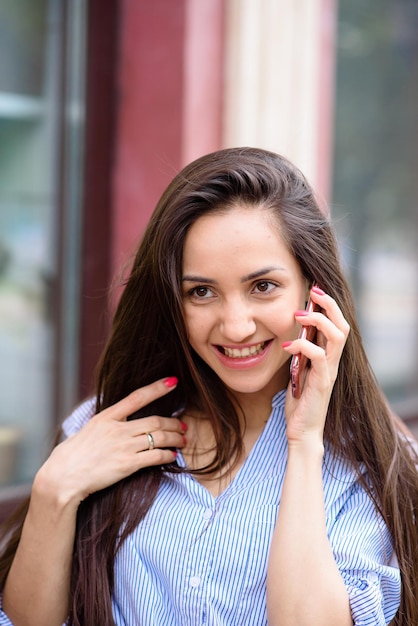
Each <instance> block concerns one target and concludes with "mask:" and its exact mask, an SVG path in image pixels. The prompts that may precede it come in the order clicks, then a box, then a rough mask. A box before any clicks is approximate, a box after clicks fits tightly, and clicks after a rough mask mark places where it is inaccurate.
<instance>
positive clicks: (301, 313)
mask: <svg viewBox="0 0 418 626" xmlns="http://www.w3.org/2000/svg"><path fill="white" fill-rule="evenodd" d="M306 315H309V313H308V311H295V316H296V317H305V316H306Z"/></svg>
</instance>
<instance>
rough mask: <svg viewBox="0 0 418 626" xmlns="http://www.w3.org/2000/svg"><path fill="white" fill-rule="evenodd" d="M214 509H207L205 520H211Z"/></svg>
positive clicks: (204, 515)
mask: <svg viewBox="0 0 418 626" xmlns="http://www.w3.org/2000/svg"><path fill="white" fill-rule="evenodd" d="M212 513H213V512H212V509H206V511H205V512H204V513H203V519H204V520H206V521H207V520H210V518H211V517H212Z"/></svg>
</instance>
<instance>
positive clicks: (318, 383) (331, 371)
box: [283, 287, 350, 445]
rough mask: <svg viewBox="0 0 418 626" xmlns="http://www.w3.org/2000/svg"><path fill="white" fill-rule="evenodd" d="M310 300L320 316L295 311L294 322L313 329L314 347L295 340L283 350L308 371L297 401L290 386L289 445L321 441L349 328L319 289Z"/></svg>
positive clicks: (287, 408)
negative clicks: (312, 439) (298, 358)
mask: <svg viewBox="0 0 418 626" xmlns="http://www.w3.org/2000/svg"><path fill="white" fill-rule="evenodd" d="M311 299H312V300H313V302H315V303H316V304H318V305H319V306H320V307H321V309H322V312H321V313H318V312H314V313H308V314H306V313H305V312H302V311H296V313H295V318H296V320H297V321H298V322H299V323H300V324H302V325H303V326H315V327H316V329H317V335H316V343H312V342H310V341H308V340H307V339H295V340H294V341H292V343H291V344H290V345H284V346H283V348H284V349H285V350H286V352H289V354H292V355H294V354H299V353H301V354H304V355H305V356H306V357H307V358H308V359H309V360H310V367H309V371H308V374H307V376H306V380H305V385H304V388H303V390H302V393H301V396H300V398H298V399H296V398H294V397H293V396H292V391H291V384H290V383H289V387H288V391H287V396H286V404H285V415H286V420H287V438H288V441H289V445H291V444H298V443H299V442H302V441H305V440H306V439H308V438H310V437H311V436H312V435H313V436H319V437H320V438H321V440H322V438H323V431H324V426H325V419H326V415H327V410H328V405H329V401H330V397H331V393H332V389H333V386H334V383H335V380H336V378H337V374H338V366H339V363H340V359H341V354H342V352H343V349H344V346H345V342H346V340H347V337H348V334H349V332H350V327H349V325H348V323H347V321H346V320H345V318H344V316H343V314H342V312H341V309H340V308H339V306H338V305H337V303H336V302H335V300H334V299H333V298H331V297H330V296H328V295H327V294H325V293H324V292H323V291H322V290H321V289H319V288H318V287H313V288H312V290H311Z"/></svg>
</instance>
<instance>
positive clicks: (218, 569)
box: [0, 148, 418, 626]
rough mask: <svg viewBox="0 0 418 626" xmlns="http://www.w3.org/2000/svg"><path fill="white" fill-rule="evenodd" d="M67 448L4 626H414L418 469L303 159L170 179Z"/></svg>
mask: <svg viewBox="0 0 418 626" xmlns="http://www.w3.org/2000/svg"><path fill="white" fill-rule="evenodd" d="M309 297H311V299H312V301H313V302H314V303H315V304H316V305H317V306H318V307H319V310H318V311H316V312H313V313H306V311H305V305H306V301H307V300H308V299H309ZM301 325H302V326H305V327H315V328H316V329H317V338H316V341H315V343H314V342H312V341H308V340H307V339H300V338H298V334H299V329H300V328H301ZM296 354H302V355H305V356H306V357H307V358H308V359H309V361H310V368H309V370H308V375H307V379H306V382H305V385H304V387H303V390H302V393H301V396H300V398H294V397H293V395H292V392H291V386H290V385H289V363H290V358H291V356H292V355H296ZM63 433H64V440H63V442H62V443H60V444H59V445H58V446H57V447H55V449H54V450H53V452H52V454H51V456H50V457H49V458H48V459H47V461H46V462H45V464H44V465H43V466H42V467H41V469H40V470H39V472H38V474H37V476H36V477H35V480H34V484H33V490H32V496H31V499H30V503H28V505H27V507H26V510H25V511H24V512H22V515H21V517H22V520H21V522H20V523H19V521H18V520H15V521H14V524H15V530H14V531H13V534H12V535H11V536H10V537H9V541H8V546H7V548H6V550H5V552H4V554H3V557H2V561H1V570H0V580H1V586H2V589H3V593H2V602H3V604H2V611H3V612H1V613H0V624H2V625H6V624H7V625H9V624H11V623H13V624H15V626H29V625H30V626H32V625H42V626H55V625H57V626H59V625H60V624H62V623H63V622H65V621H66V620H67V621H68V623H69V624H75V625H80V626H98V625H100V626H108V625H110V624H116V625H117V626H119V625H126V626H134V625H135V626H137V625H143V626H186V625H190V626H198V625H199V626H202V625H208V626H215V625H216V626H233V625H234V626H261V625H265V624H267V623H268V624H269V626H275V625H280V626H287V625H289V626H304V625H305V624H306V625H309V626H317V625H320V626H330V625H332V626H350V625H352V624H355V625H357V626H366V625H370V626H372V625H373V626H381V625H382V626H383V625H384V624H388V623H389V622H391V623H392V624H396V625H397V626H413V625H414V624H418V607H417V600H416V598H417V597H418V583H417V575H416V573H417V571H418V538H417V527H416V518H417V513H418V476H417V471H416V466H415V463H416V462H417V459H416V455H415V453H414V451H413V449H412V445H411V444H410V443H409V441H408V439H407V438H406V437H405V435H404V434H403V433H401V432H400V431H399V429H398V428H397V424H396V422H395V421H394V418H393V417H392V415H391V413H390V411H389V409H388V408H387V403H386V401H385V399H384V397H383V395H382V393H381V391H380V389H379V388H378V386H377V384H376V381H375V379H374V377H373V374H372V372H371V370H370V367H369V364H368V362H367V359H366V356H365V353H364V349H363V347H362V343H361V339H360V335H359V331H358V327H357V324H356V321H355V314H354V306H353V303H352V300H351V297H350V294H349V289H348V287H347V284H346V282H345V280H344V278H343V275H342V272H341V268H340V265H339V261H338V253H337V248H336V243H335V239H334V235H333V232H332V229H331V226H330V224H329V222H328V220H327V219H326V218H325V217H324V216H323V215H322V214H321V212H320V210H319V209H318V206H317V203H316V201H315V197H314V194H313V192H312V190H311V188H310V187H309V185H308V184H307V182H306V180H305V178H304V177H303V176H302V174H301V173H300V172H299V171H298V170H297V169H296V168H295V167H294V166H293V165H291V164H290V163H289V162H288V161H287V160H286V159H284V158H282V157H280V156H278V155H275V154H272V153H270V152H266V151H263V150H259V149H251V148H238V149H228V150H223V151H219V152H216V153H214V154H210V155H207V156H205V157H202V158H200V159H198V160H197V161H195V162H194V163H192V164H190V165H189V166H187V167H186V168H185V169H184V170H183V171H182V172H180V173H179V174H178V175H177V176H176V177H175V179H174V180H173V182H172V183H171V184H170V186H169V187H168V189H167V190H166V192H165V193H164V195H163V196H162V198H161V200H160V202H159V204H158V206H157V208H156V210H155V212H154V214H153V216H152V218H151V221H150V223H149V226H148V228H147V230H146V233H145V235H144V238H143V240H142V242H141V244H140V246H139V249H138V252H137V255H136V259H135V261H134V263H133V267H132V271H131V274H130V276H129V279H128V281H127V283H126V286H125V289H124V292H123V295H122V298H121V300H120V304H119V307H118V310H117V312H116V315H115V319H114V324H113V330H112V334H111V337H110V339H109V342H108V345H107V347H106V349H105V351H104V354H103V357H102V360H101V364H100V368H99V375H98V384H97V390H96V394H95V398H94V399H91V400H88V401H87V402H85V403H84V404H83V405H81V406H80V407H79V408H78V409H76V410H75V412H74V413H73V414H72V415H71V416H70V417H69V418H68V419H67V420H66V421H65V422H64V424H63ZM9 532H11V531H10V530H9ZM391 620H393V621H391Z"/></svg>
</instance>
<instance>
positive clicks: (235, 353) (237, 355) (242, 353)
mask: <svg viewBox="0 0 418 626" xmlns="http://www.w3.org/2000/svg"><path fill="white" fill-rule="evenodd" d="M264 347H265V342H263V343H258V344H257V345H256V346H251V347H250V348H242V350H239V348H224V347H223V348H222V349H223V351H224V353H225V354H226V356H229V357H230V358H231V359H245V358H246V357H249V356H253V355H254V354H258V353H260V352H262V351H263V349H264Z"/></svg>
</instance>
